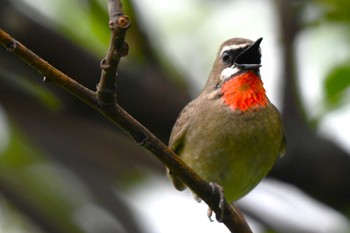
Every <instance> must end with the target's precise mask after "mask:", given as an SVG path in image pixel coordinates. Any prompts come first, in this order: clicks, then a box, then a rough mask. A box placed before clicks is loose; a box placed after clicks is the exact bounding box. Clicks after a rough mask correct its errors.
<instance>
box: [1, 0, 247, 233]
mask: <svg viewBox="0 0 350 233" xmlns="http://www.w3.org/2000/svg"><path fill="white" fill-rule="evenodd" d="M108 3H109V14H110V22H113V23H112V24H113V26H112V27H111V30H112V36H111V43H110V47H109V50H108V52H107V56H106V58H105V59H103V61H102V65H101V68H102V73H101V80H100V83H99V85H98V90H97V92H96V93H95V92H93V91H91V90H89V89H88V88H86V87H84V86H83V85H81V84H79V83H78V82H76V81H75V80H73V79H71V78H70V77H68V76H67V75H65V74H63V73H62V72H61V71H59V70H57V69H56V68H55V67H53V66H52V65H50V64H49V63H47V62H46V61H44V60H43V59H42V58H40V57H39V56H37V55H36V54H34V53H33V52H32V51H30V50H29V49H27V48H26V47H25V46H24V45H22V44H21V43H19V42H18V41H16V40H15V39H14V38H12V37H11V36H10V35H9V34H7V33H6V32H5V31H3V30H2V29H1V28H0V43H1V44H2V45H3V46H4V47H5V48H6V49H7V50H8V51H9V52H12V53H14V54H16V55H17V56H19V57H20V58H21V59H22V60H24V61H25V62H26V63H28V64H29V65H31V66H32V67H33V68H34V69H36V70H37V71H38V72H39V73H40V74H41V75H42V76H43V77H44V80H45V81H50V82H52V83H54V84H57V85H58V86H60V87H62V88H63V89H65V90H67V91H68V92H69V93H71V94H73V95H75V96H76V97H78V98H79V99H81V100H82V101H84V102H85V103H86V104H88V105H90V106H91V107H93V108H95V109H96V110H97V111H99V112H100V113H101V114H103V115H104V116H105V117H106V118H108V119H109V120H110V121H111V122H113V123H114V124H116V125H118V126H119V127H121V128H122V129H123V130H124V131H125V132H126V133H127V134H129V135H130V136H131V137H132V138H133V139H134V140H135V141H136V143H137V144H138V145H142V146H144V147H145V148H146V149H148V150H149V151H151V152H152V153H153V154H154V155H155V156H156V157H157V158H158V159H159V160H160V161H161V162H162V163H163V164H164V165H165V166H167V167H168V168H169V169H170V170H171V171H172V172H173V173H174V174H176V175H177V176H178V177H180V178H181V179H182V180H183V182H184V183H185V184H186V185H187V186H188V187H189V188H190V189H191V190H193V191H194V192H195V193H196V194H197V195H198V196H199V197H200V198H201V199H202V200H204V201H205V202H206V203H207V204H208V206H209V207H210V208H211V209H212V210H213V211H214V212H215V214H216V216H221V209H220V208H219V207H218V203H219V197H218V195H215V194H213V191H212V187H211V186H210V185H209V184H208V183H207V182H206V181H204V180H203V179H202V178H201V177H199V176H198V175H197V174H196V173H195V172H194V171H193V170H192V169H191V168H190V167H188V166H187V165H186V164H185V163H184V162H183V161H182V160H181V159H180V158H179V157H178V156H177V155H176V154H175V153H174V152H172V151H171V150H170V149H169V148H168V147H167V146H166V145H164V143H162V142H161V141H160V140H159V139H158V138H157V137H156V136H154V135H153V134H152V133H151V132H150V131H149V130H148V129H146V128H145V127H144V126H143V125H141V124H140V123H139V122H138V121H136V120H135V119H134V118H133V117H132V116H130V115H129V114H128V113H127V112H126V111H125V110H124V109H123V108H121V107H120V106H119V105H118V104H117V103H116V101H115V96H116V88H115V83H116V72H117V69H118V64H119V60H120V58H121V57H123V56H124V55H125V54H127V53H124V52H123V51H124V49H125V48H126V47H125V46H126V43H125V41H124V39H125V33H126V30H127V29H128V27H129V26H130V22H129V20H128V18H127V17H126V16H125V15H124V14H123V11H122V6H121V4H120V2H119V1H112V0H109V2H108ZM124 19H126V21H124ZM120 20H121V21H120ZM118 21H119V22H118ZM120 23H121V24H122V25H126V26H125V27H124V28H123V27H120V25H119V24H120ZM124 23H125V24H124ZM110 25H111V24H110ZM98 93H99V94H98ZM224 206H225V209H224V215H223V216H222V217H223V218H222V222H223V223H224V224H225V225H226V227H227V228H228V229H229V230H230V231H231V232H242V233H250V232H251V230H250V228H249V226H248V224H247V223H246V221H245V219H244V218H243V216H242V215H241V214H240V212H239V210H238V209H237V208H236V207H235V206H231V205H229V204H228V203H227V202H226V203H225V205H224Z"/></svg>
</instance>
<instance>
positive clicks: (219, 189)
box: [207, 182, 226, 222]
mask: <svg viewBox="0 0 350 233" xmlns="http://www.w3.org/2000/svg"><path fill="white" fill-rule="evenodd" d="M209 184H210V186H211V188H212V192H213V195H218V196H219V209H220V210H221V213H220V215H219V216H216V220H218V222H222V220H223V217H224V209H225V203H226V201H225V196H224V189H223V187H221V186H220V185H219V184H217V183H215V182H210V183H209ZM212 215H213V210H212V209H211V208H210V207H209V208H208V212H207V216H208V218H209V220H210V221H211V222H213V221H214V220H212V218H211V217H212Z"/></svg>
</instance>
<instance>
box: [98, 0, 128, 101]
mask: <svg viewBox="0 0 350 233" xmlns="http://www.w3.org/2000/svg"><path fill="white" fill-rule="evenodd" d="M108 13H109V28H110V29H111V40H110V44H109V48H108V51H107V55H106V57H105V58H104V59H103V60H102V61H101V63H100V66H101V69H102V72H101V78H100V82H99V84H98V85H97V92H96V93H97V100H98V101H99V103H100V104H101V105H114V104H115V102H116V93H117V92H116V78H117V70H118V65H119V62H120V59H121V58H122V57H124V56H126V55H128V52H129V46H128V44H127V43H126V42H125V35H126V31H127V30H128V28H129V27H130V20H129V18H128V16H126V15H124V13H123V5H122V4H121V2H119V1H113V0H109V1H108Z"/></svg>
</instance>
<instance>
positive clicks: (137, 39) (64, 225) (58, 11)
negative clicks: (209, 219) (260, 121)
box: [0, 0, 350, 232]
mask: <svg viewBox="0 0 350 233" xmlns="http://www.w3.org/2000/svg"><path fill="white" fill-rule="evenodd" d="M26 2H27V3H28V4H30V5H34V6H35V5H42V6H43V7H46V8H45V9H50V10H44V11H40V12H41V13H40V14H44V16H45V17H46V18H47V19H50V20H51V21H50V22H48V24H49V25H48V26H50V27H54V28H56V29H57V31H58V32H60V33H62V35H64V36H65V37H67V38H69V39H70V40H72V41H74V42H75V43H76V44H77V45H78V46H82V47H84V48H85V49H87V50H89V51H91V52H93V53H94V54H96V55H97V56H100V57H102V56H103V55H104V53H105V51H106V49H107V47H108V44H109V35H110V32H109V29H108V27H107V25H108V15H107V4H106V1H102V0H76V1H70V0H60V1H47V0H37V1H31V0H27V1H26ZM313 3H314V4H315V6H318V7H321V8H322V15H321V16H320V18H319V20H326V21H330V22H335V23H343V24H345V25H348V26H350V14H349V9H350V1H348V0H321V1H313ZM125 10H126V11H127V12H128V13H130V17H131V18H137V12H135V11H133V8H132V7H131V5H130V3H128V1H126V4H125ZM45 12H47V14H45ZM196 13H201V14H202V13H203V12H196ZM32 14H33V15H35V14H38V12H36V11H34V12H33V13H32ZM37 19H38V20H40V21H41V22H42V21H43V20H42V15H41V16H37ZM135 21H136V20H135ZM135 21H133V26H132V28H131V30H130V33H129V34H128V42H129V43H132V45H131V46H130V47H131V48H132V50H133V54H134V55H136V56H135V57H136V58H137V60H138V61H142V55H141V54H142V53H140V52H139V51H141V50H143V51H146V52H149V51H147V49H150V48H144V47H142V46H144V44H143V43H142V40H143V39H144V37H143V35H142V32H140V31H139V30H135V31H133V30H134V28H135V27H142V25H137V24H136V23H134V22H135ZM197 23H199V22H197ZM180 26H182V25H180ZM133 33H134V34H133ZM153 53H156V54H157V53H159V51H154V52H153ZM135 57H134V58H135ZM158 57H159V55H158ZM143 58H144V57H143ZM160 61H161V62H163V63H164V64H165V65H169V64H168V62H167V61H165V60H164V59H162V58H161V59H160ZM164 64H163V65H164ZM168 70H170V69H168ZM4 76H8V75H4ZM8 77H10V76H8ZM13 79H14V80H25V79H22V78H20V77H13ZM15 85H17V86H18V87H20V88H21V89H25V90H26V91H27V92H29V93H31V95H34V96H36V98H37V99H40V100H41V102H44V103H45V104H46V107H49V108H51V109H57V108H58V107H60V101H59V100H58V99H56V96H54V95H51V94H50V92H49V91H46V89H45V87H44V88H42V87H41V86H38V85H35V84H33V83H30V82H27V81H23V82H22V81H20V82H16V83H15ZM323 86H324V90H325V102H324V103H325V105H326V106H327V110H334V109H337V108H339V107H341V106H343V105H344V104H346V102H347V101H346V98H349V95H346V94H347V93H348V90H349V87H350V66H349V65H348V64H344V65H341V66H338V67H336V68H334V69H333V70H331V72H330V73H329V74H328V75H327V77H326V79H325V81H324V85H323ZM11 127H12V128H11V138H10V139H11V140H10V144H9V145H8V147H7V148H6V150H5V151H4V152H2V153H1V154H0V180H1V181H2V182H1V183H4V184H8V185H9V186H10V188H11V190H12V191H13V193H17V194H18V195H22V196H24V198H25V199H26V202H27V203H31V206H28V207H27V208H29V209H30V211H32V210H35V212H37V213H38V214H39V215H41V216H45V217H44V219H46V221H48V222H50V223H52V224H53V225H55V224H57V225H56V226H57V228H60V231H61V232H89V231H87V230H85V229H84V224H83V223H84V221H85V223H86V224H88V221H86V220H85V219H82V218H83V217H84V216H85V215H84V214H83V212H89V211H91V208H86V206H91V205H93V203H94V200H92V198H91V197H90V196H89V194H88V191H86V188H85V187H84V185H83V184H82V183H80V182H79V181H78V180H77V179H76V178H75V175H74V174H72V173H71V171H69V170H67V169H66V168H64V167H62V166H60V165H58V164H56V163H54V162H52V161H50V160H48V159H47V158H48V157H49V156H47V155H45V154H44V152H42V151H41V150H40V149H38V148H35V147H34V146H33V145H32V144H31V142H30V140H28V138H26V137H25V136H24V135H22V134H21V132H20V129H17V128H16V126H11ZM134 174H135V177H137V178H139V176H138V175H139V174H137V173H134ZM130 177H132V178H134V177H133V176H130ZM130 177H129V178H130ZM130 180H133V179H130ZM137 180H138V179H137ZM127 184H130V183H129V182H127ZM9 199H10V198H9ZM12 201H14V202H16V199H15V198H14V200H12ZM84 210H86V211H84ZM21 211H22V212H26V211H28V210H19V212H21ZM74 213H75V214H76V215H74ZM79 216H80V217H79ZM94 217H95V216H94ZM38 221H40V216H39V220H38ZM58 222H59V223H58ZM28 231H30V230H28ZM90 232H91V231H90ZM96 232H97V231H96ZM271 232H272V231H271Z"/></svg>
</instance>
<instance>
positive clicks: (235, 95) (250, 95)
mask: <svg viewBox="0 0 350 233" xmlns="http://www.w3.org/2000/svg"><path fill="white" fill-rule="evenodd" d="M221 91H222V94H223V95H222V98H223V100H224V103H225V104H226V105H228V106H230V107H231V108H232V109H234V110H236V109H238V110H241V111H247V110H248V109H250V108H255V107H258V106H262V107H264V106H266V105H267V104H268V102H269V101H268V99H267V97H266V94H265V89H264V86H263V82H262V81H261V79H260V77H259V76H258V75H257V74H256V73H255V72H254V71H247V72H243V73H241V74H239V75H237V76H235V77H234V78H231V79H230V80H227V81H226V82H224V83H223V84H222V87H221Z"/></svg>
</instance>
